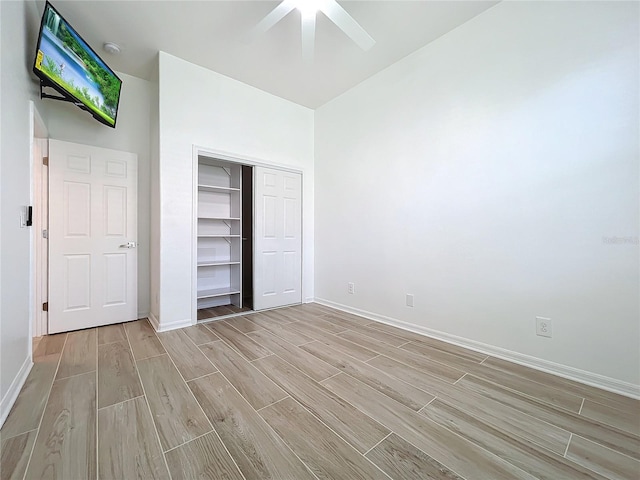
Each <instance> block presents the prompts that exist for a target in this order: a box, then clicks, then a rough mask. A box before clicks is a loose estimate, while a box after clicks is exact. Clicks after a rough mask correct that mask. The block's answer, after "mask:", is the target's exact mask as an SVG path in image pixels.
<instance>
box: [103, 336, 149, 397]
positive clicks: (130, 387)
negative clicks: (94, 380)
mask: <svg viewBox="0 0 640 480" xmlns="http://www.w3.org/2000/svg"><path fill="white" fill-rule="evenodd" d="M143 394H144V393H143V391H142V385H141V384H140V379H139V378H138V371H137V369H136V366H135V363H134V361H133V355H132V354H131V350H130V349H129V342H127V341H126V340H125V341H119V342H113V343H107V344H104V345H99V346H98V408H103V407H107V406H109V405H113V404H114V403H119V402H123V401H125V400H130V399H132V398H135V397H139V396H141V395H143Z"/></svg>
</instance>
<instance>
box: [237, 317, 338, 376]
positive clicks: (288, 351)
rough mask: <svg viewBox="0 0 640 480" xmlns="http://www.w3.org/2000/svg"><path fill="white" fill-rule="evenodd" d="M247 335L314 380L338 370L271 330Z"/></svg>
mask: <svg viewBox="0 0 640 480" xmlns="http://www.w3.org/2000/svg"><path fill="white" fill-rule="evenodd" d="M249 336H250V337H252V338H253V339H254V340H255V341H256V342H258V343H259V344H260V345H264V346H265V347H266V348H268V349H269V350H271V351H272V352H273V353H275V354H276V355H278V356H279V357H280V358H281V359H283V360H284V361H285V362H287V363H289V364H291V365H293V366H294V367H296V368H297V369H298V370H300V371H301V372H303V373H305V374H306V375H308V376H309V377H311V378H312V379H314V380H315V381H316V382H319V381H321V380H324V379H325V378H329V377H331V376H333V375H335V374H337V373H338V372H339V370H338V369H336V368H334V367H332V366H331V365H329V364H328V363H325V362H321V361H318V358H317V357H315V356H313V355H311V354H310V353H308V352H306V351H304V350H301V349H300V348H299V347H296V346H294V345H291V344H290V343H288V342H286V341H285V340H282V339H281V338H280V337H277V336H276V335H274V334H272V333H271V332H268V331H265V330H263V331H261V332H254V333H253V334H250V335H249Z"/></svg>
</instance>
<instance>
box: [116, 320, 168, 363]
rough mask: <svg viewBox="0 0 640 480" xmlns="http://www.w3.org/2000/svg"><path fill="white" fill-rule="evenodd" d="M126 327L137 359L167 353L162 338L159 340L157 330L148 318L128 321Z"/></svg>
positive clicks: (134, 356)
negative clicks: (161, 341)
mask: <svg viewBox="0 0 640 480" xmlns="http://www.w3.org/2000/svg"><path fill="white" fill-rule="evenodd" d="M124 329H125V331H126V332H127V336H128V337H129V343H131V351H132V352H133V358H135V359H136V360H142V359H145V358H149V357H155V356H157V355H162V354H163V353H166V352H165V349H164V347H163V346H162V343H160V340H158V337H157V336H156V332H155V330H154V329H153V327H152V326H151V325H150V324H149V322H148V321H147V319H146V318H145V319H144V320H136V321H135V322H129V323H126V324H125V326H124Z"/></svg>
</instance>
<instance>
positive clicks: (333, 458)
mask: <svg viewBox="0 0 640 480" xmlns="http://www.w3.org/2000/svg"><path fill="white" fill-rule="evenodd" d="M260 415H261V416H262V417H263V418H264V419H265V420H266V422H267V423H268V424H269V425H270V426H271V428H273V429H274V430H275V431H276V432H277V433H278V435H280V437H281V438H282V439H283V440H284V441H285V443H286V444H287V445H288V446H289V447H290V448H291V450H293V451H294V452H295V454H296V455H297V456H298V457H299V458H300V459H301V460H302V461H303V462H304V463H305V464H306V465H307V467H309V469H310V470H311V471H312V472H313V473H314V474H315V475H316V477H318V479H320V480H325V479H326V480H328V479H334V480H338V479H349V480H374V479H384V480H389V478H388V477H387V476H386V475H385V474H384V473H383V472H382V471H381V470H379V469H377V468H376V467H375V466H374V465H373V464H372V463H371V462H369V461H368V460H367V459H366V458H365V457H364V456H362V455H361V454H360V453H358V452H357V451H356V450H354V449H353V447H351V446H350V445H349V444H348V443H347V442H345V441H344V440H342V439H341V438H340V437H338V436H337V435H336V434H335V433H333V432H332V431H331V430H329V429H328V428H327V427H326V426H325V425H323V424H322V423H321V422H320V421H319V420H317V419H316V418H315V417H314V416H313V415H312V414H310V413H309V412H308V411H307V410H305V409H304V408H302V407H301V406H300V404H298V403H297V402H296V401H295V400H293V399H292V398H287V399H285V400H282V401H281V402H278V403H276V404H274V405H271V406H269V407H267V408H265V409H263V410H261V411H260Z"/></svg>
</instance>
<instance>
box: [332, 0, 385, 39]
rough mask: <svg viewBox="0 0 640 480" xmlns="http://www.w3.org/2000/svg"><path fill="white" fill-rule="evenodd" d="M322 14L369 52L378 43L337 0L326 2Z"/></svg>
mask: <svg viewBox="0 0 640 480" xmlns="http://www.w3.org/2000/svg"><path fill="white" fill-rule="evenodd" d="M321 11H322V13H324V14H325V15H326V16H327V17H328V18H329V20H331V21H332V22H333V23H335V24H336V25H337V26H338V27H340V29H341V30H342V31H343V32H344V33H346V34H347V35H348V36H349V37H350V38H351V40H353V41H354V42H356V43H357V44H358V46H359V47H360V48H361V49H363V50H365V51H367V50H369V49H370V48H371V47H373V46H374V45H375V43H376V41H375V40H374V39H373V38H372V37H371V35H369V34H368V33H367V32H366V31H365V30H364V28H362V27H361V26H360V24H358V22H356V21H355V20H354V19H353V17H352V16H351V15H349V14H348V13H347V11H346V10H345V9H344V8H342V7H341V6H340V5H339V4H338V2H336V1H335V0H332V1H328V2H326V3H325V4H324V5H323V6H322V7H321Z"/></svg>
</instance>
